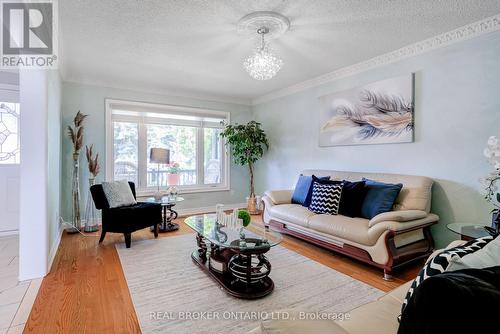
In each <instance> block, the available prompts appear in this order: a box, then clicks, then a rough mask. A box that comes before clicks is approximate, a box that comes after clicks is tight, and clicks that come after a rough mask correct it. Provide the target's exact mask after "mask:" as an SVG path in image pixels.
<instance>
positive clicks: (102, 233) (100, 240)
mask: <svg viewBox="0 0 500 334" xmlns="http://www.w3.org/2000/svg"><path fill="white" fill-rule="evenodd" d="M105 236H106V230H104V229H102V230H101V237H100V238H99V243H101V242H102V241H103V240H104V237H105Z"/></svg>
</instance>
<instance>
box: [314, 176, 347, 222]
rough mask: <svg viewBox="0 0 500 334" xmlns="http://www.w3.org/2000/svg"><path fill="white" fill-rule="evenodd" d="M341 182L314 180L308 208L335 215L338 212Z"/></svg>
mask: <svg viewBox="0 0 500 334" xmlns="http://www.w3.org/2000/svg"><path fill="white" fill-rule="evenodd" d="M341 194H342V184H323V183H319V182H314V184H313V192H312V198H311V204H310V205H309V210H310V211H312V212H314V213H327V214H330V215H336V214H337V213H338V212H339V204H340V195H341Z"/></svg>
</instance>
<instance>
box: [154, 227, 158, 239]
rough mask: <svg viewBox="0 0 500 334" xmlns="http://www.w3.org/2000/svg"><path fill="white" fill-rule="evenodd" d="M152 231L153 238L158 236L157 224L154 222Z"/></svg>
mask: <svg viewBox="0 0 500 334" xmlns="http://www.w3.org/2000/svg"><path fill="white" fill-rule="evenodd" d="M153 232H154V235H155V238H158V224H155V229H154V231H153Z"/></svg>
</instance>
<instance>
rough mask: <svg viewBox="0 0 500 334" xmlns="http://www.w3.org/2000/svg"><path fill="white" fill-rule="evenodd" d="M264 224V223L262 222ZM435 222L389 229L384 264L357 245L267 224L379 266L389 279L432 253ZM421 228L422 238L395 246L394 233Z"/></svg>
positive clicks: (386, 237)
mask: <svg viewBox="0 0 500 334" xmlns="http://www.w3.org/2000/svg"><path fill="white" fill-rule="evenodd" d="M263 206H264V207H263V211H264V210H265V203H264V202H263ZM264 224H266V223H265V222H264ZM434 224H437V222H431V223H427V224H424V225H419V226H414V227H411V228H408V229H404V230H399V231H393V230H389V232H388V233H387V234H386V236H385V246H386V248H387V253H388V255H389V259H388V261H387V262H386V264H380V263H377V262H375V261H373V260H372V257H371V256H370V254H369V253H368V252H367V251H366V250H364V249H362V248H359V247H356V246H353V245H349V244H345V243H344V245H343V246H342V247H340V246H338V245H337V244H334V243H331V242H328V241H325V240H321V239H318V238H315V237H313V236H310V235H306V234H304V233H301V232H299V231H297V230H295V229H293V230H292V229H289V228H287V224H286V223H284V222H279V221H276V220H274V219H270V220H269V224H267V226H269V227H270V228H271V229H273V230H275V231H277V232H280V233H282V234H288V235H291V236H294V237H297V238H299V239H302V240H305V241H307V242H310V243H312V244H314V245H317V246H320V247H323V248H326V249H329V250H331V251H334V252H337V253H341V254H344V255H347V256H349V257H351V258H354V259H356V260H359V261H362V262H365V263H367V264H370V265H372V266H375V267H378V268H381V269H383V270H384V279H386V280H390V279H391V278H392V274H393V271H394V270H397V269H399V268H401V267H403V266H405V265H408V264H410V263H412V262H415V261H418V260H421V259H424V258H427V257H429V255H430V254H432V252H433V250H434V239H433V238H432V234H431V231H430V228H431V226H432V225H434ZM419 229H422V230H423V234H424V239H421V240H418V241H415V242H412V243H409V244H406V245H404V246H401V247H396V245H395V242H394V238H395V236H396V235H399V234H403V233H407V232H411V231H415V230H419Z"/></svg>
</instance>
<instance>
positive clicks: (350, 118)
mask: <svg viewBox="0 0 500 334" xmlns="http://www.w3.org/2000/svg"><path fill="white" fill-rule="evenodd" d="M413 82H414V79H413V74H409V75H405V76H401V77H395V78H391V79H387V80H382V81H377V82H374V83H371V84H367V85H365V86H362V87H358V88H354V89H350V90H346V91H342V92H336V93H332V94H329V95H325V96H322V97H320V98H319V100H320V103H321V105H322V109H321V113H320V134H319V145H320V146H340V145H366V144H389V143H410V142H412V141H413V130H414V118H413V86H414V85H413Z"/></svg>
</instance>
